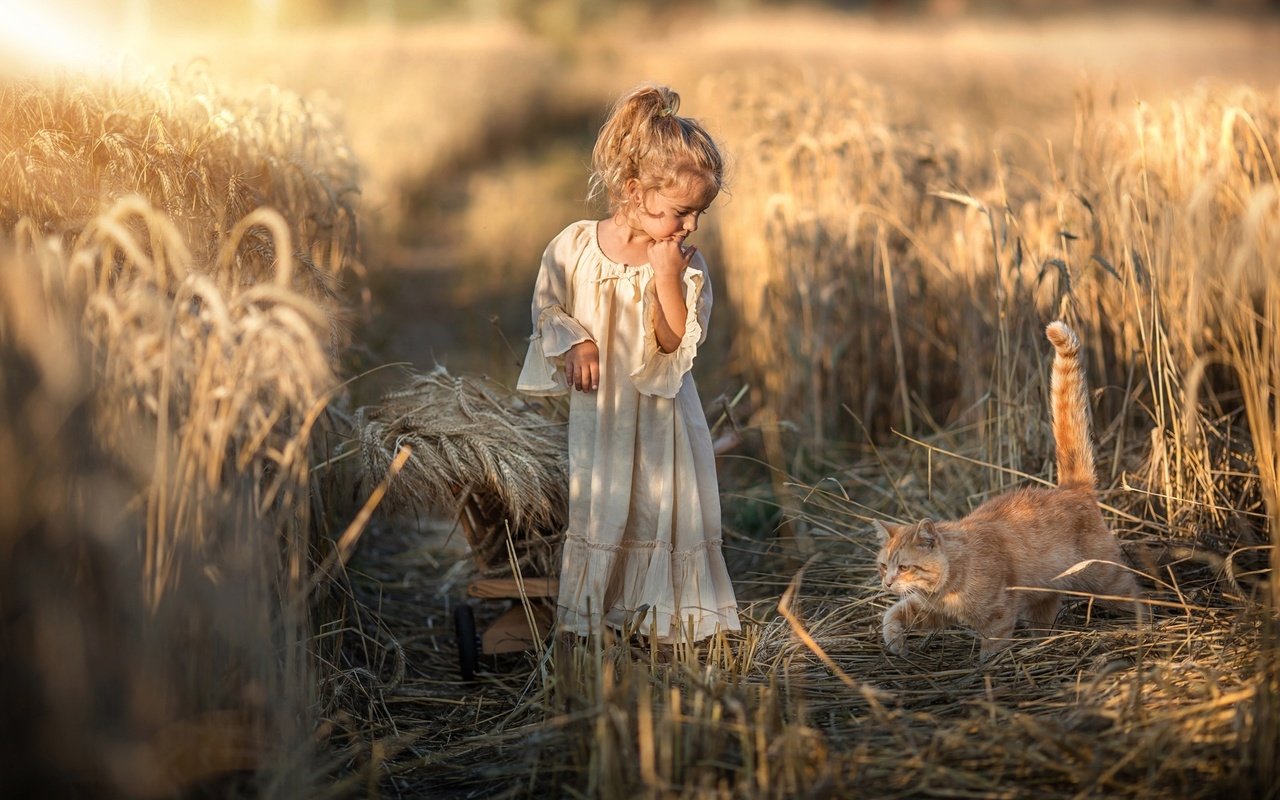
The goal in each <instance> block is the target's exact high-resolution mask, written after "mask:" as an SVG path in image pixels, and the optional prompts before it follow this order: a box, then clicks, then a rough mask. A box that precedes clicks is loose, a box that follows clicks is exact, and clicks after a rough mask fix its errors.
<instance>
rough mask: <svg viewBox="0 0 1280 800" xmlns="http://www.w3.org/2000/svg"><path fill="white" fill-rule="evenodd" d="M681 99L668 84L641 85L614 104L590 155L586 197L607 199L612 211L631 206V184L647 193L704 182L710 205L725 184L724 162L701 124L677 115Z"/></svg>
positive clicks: (589, 198)
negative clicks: (628, 186)
mask: <svg viewBox="0 0 1280 800" xmlns="http://www.w3.org/2000/svg"><path fill="white" fill-rule="evenodd" d="M679 108H680V95H678V94H676V92H675V91H674V90H672V89H670V88H668V87H666V86H659V85H656V84H642V85H640V86H637V87H636V88H634V89H632V90H631V91H629V92H627V93H626V94H624V95H623V96H622V97H620V98H619V99H618V102H616V103H614V106H613V109H612V110H611V111H610V112H609V117H608V119H606V120H605V122H604V125H602V126H601V127H600V135H599V136H598V137H597V138H596V146H595V149H594V150H592V152H591V168H592V173H591V184H590V191H589V192H588V195H587V199H588V200H594V199H595V198H597V197H599V196H600V195H604V196H605V198H606V201H607V202H608V206H609V211H610V212H616V211H618V210H619V209H622V208H625V207H626V205H627V198H626V186H627V182H628V181H630V180H631V179H632V178H635V179H636V180H638V181H639V182H640V186H641V189H642V190H643V191H646V192H647V191H649V190H652V189H668V188H670V187H672V186H676V185H688V183H689V182H691V181H693V180H699V181H701V182H702V183H703V185H704V186H705V187H706V191H707V202H710V201H711V200H712V199H713V198H714V197H715V196H716V195H717V194H719V193H720V189H721V188H722V187H723V185H724V159H723V157H722V156H721V155H720V150H719V148H717V147H716V143H715V141H714V140H712V138H711V134H709V133H707V131H706V129H705V128H703V127H702V125H701V123H699V122H698V121H697V120H693V119H690V118H689V117H681V116H679V115H677V114H676V111H678V110H679Z"/></svg>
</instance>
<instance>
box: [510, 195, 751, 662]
mask: <svg viewBox="0 0 1280 800" xmlns="http://www.w3.org/2000/svg"><path fill="white" fill-rule="evenodd" d="M597 224H598V223H597V222H596V221H595V220H583V221H581V222H575V223H573V224H572V225H570V226H569V227H567V228H565V229H564V230H563V231H561V232H560V234H559V235H557V236H556V237H555V238H554V239H552V240H551V243H550V244H549V245H547V249H546V252H545V253H543V256H542V266H541V268H540V269H539V271H538V280H537V285H536V286H535V288H534V294H533V323H534V325H533V336H532V338H531V340H530V342H529V353H528V356H527V357H526V358H525V363H524V369H523V370H522V372H521V373H520V380H519V384H518V388H519V389H520V390H521V391H523V392H526V393H528V394H537V395H551V394H563V393H565V392H566V391H568V388H567V386H566V384H565V379H564V371H563V364H564V358H563V356H564V354H565V353H567V352H568V351H569V348H571V347H572V346H573V345H575V344H577V343H578V342H582V341H586V340H588V339H590V340H594V341H595V342H596V344H597V345H598V346H599V348H600V388H599V390H598V391H595V392H580V391H577V390H574V391H573V392H571V393H570V400H569V525H568V530H567V531H566V533H565V541H564V555H563V559H562V566H561V570H560V596H559V601H558V606H559V613H558V616H559V623H560V626H561V629H562V630H567V631H573V632H575V633H578V634H586V633H588V632H590V631H592V630H596V629H598V628H599V626H600V625H601V624H602V623H607V624H609V625H612V626H614V627H620V626H621V625H622V623H623V621H624V620H625V619H626V618H627V616H628V615H629V614H632V613H633V612H637V611H639V610H641V609H642V608H643V609H645V614H646V616H645V617H644V619H643V623H642V626H641V632H642V633H645V634H647V635H651V636H656V637H657V638H658V640H659V641H672V640H675V639H677V638H679V639H681V640H698V639H702V638H704V637H707V636H710V635H711V634H713V633H715V632H716V630H717V629H718V630H722V631H736V630H738V629H739V622H738V610H737V600H736V598H735V596H734V592H733V584H732V583H731V582H730V580H729V571H728V569H727V568H726V566H725V561H724V555H723V554H722V552H721V539H720V494H719V487H718V484H717V482H716V464H715V454H714V452H713V451H712V447H711V434H710V431H709V430H708V428H707V419H706V416H705V414H704V412H703V410H702V405H701V403H700V402H699V400H698V391H697V388H696V387H695V386H694V383H693V376H692V374H691V373H690V368H691V367H692V366H693V359H694V356H695V355H697V352H698V346H699V345H700V344H701V343H702V341H703V339H704V338H705V335H706V327H707V320H708V318H709V317H710V314H711V284H710V283H709V282H708V281H707V278H706V274H705V268H706V264H705V262H704V261H703V260H702V256H701V254H696V255H695V256H694V260H693V263H692V264H691V265H690V266H689V267H688V268H687V269H686V270H685V272H684V276H683V277H684V286H685V303H686V306H687V308H688V310H689V313H688V314H687V316H686V319H687V322H686V323H685V330H684V337H683V339H682V340H681V342H680V346H679V347H678V348H677V349H676V350H675V351H674V352H671V353H664V352H662V351H661V350H660V349H658V341H657V337H656V335H655V333H654V320H655V315H656V314H657V313H658V312H659V308H658V298H657V293H656V290H655V287H654V286H653V285H652V278H653V269H652V268H651V267H650V266H649V265H648V264H641V265H638V266H624V265H622V264H618V263H615V262H613V261H610V260H609V259H608V258H606V257H605V255H604V252H603V251H601V249H600V243H599V239H598V238H597ZM633 619H636V617H633ZM677 626H679V627H677Z"/></svg>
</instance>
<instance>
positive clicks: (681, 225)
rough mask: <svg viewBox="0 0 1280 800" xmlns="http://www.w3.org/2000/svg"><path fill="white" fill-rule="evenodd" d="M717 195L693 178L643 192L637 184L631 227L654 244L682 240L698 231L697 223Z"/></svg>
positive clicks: (633, 194) (704, 182)
mask: <svg viewBox="0 0 1280 800" xmlns="http://www.w3.org/2000/svg"><path fill="white" fill-rule="evenodd" d="M715 197H716V192H715V190H714V189H713V187H711V186H709V185H708V184H707V183H706V181H703V180H701V179H700V178H692V179H689V180H685V181H682V182H679V183H677V184H675V185H673V186H669V187H667V188H664V189H650V190H648V191H645V190H644V189H642V188H641V187H640V185H639V182H638V181H636V183H635V185H634V187H633V188H632V194H631V198H632V204H631V213H630V214H629V215H628V216H629V217H630V219H631V223H632V227H638V228H639V229H640V230H641V231H643V232H644V234H645V235H646V236H648V237H649V238H650V239H653V240H654V241H655V242H660V241H664V240H667V239H675V240H676V241H679V242H683V241H684V240H685V237H687V236H688V235H689V234H691V233H693V232H694V231H696V230H698V220H699V219H701V218H702V213H703V212H704V211H706V210H707V206H709V205H711V201H712V200H715Z"/></svg>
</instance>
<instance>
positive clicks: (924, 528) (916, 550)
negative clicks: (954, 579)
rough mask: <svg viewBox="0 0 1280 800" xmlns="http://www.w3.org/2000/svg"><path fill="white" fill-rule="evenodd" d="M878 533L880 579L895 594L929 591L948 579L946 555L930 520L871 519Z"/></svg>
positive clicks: (925, 592)
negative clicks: (909, 522)
mask: <svg viewBox="0 0 1280 800" xmlns="http://www.w3.org/2000/svg"><path fill="white" fill-rule="evenodd" d="M874 525H875V529H876V533H877V534H878V535H879V537H880V554H879V555H878V556H877V557H876V565H877V566H878V567H879V569H880V582H881V583H882V584H883V585H884V588H886V589H888V590H889V591H891V592H893V593H894V594H897V595H906V594H932V593H933V592H935V591H937V590H938V588H939V587H941V586H942V584H943V583H945V582H946V579H947V556H946V553H945V552H943V548H942V539H941V537H940V536H938V531H937V529H936V528H935V527H934V525H933V521H932V520H927V519H926V520H921V521H920V522H919V523H916V524H915V525H885V524H883V523H881V522H879V521H877V522H875V523H874Z"/></svg>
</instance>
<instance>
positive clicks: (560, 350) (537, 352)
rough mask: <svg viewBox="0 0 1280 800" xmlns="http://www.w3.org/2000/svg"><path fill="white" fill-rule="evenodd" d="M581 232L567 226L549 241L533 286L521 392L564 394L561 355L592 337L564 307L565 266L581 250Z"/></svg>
mask: <svg viewBox="0 0 1280 800" xmlns="http://www.w3.org/2000/svg"><path fill="white" fill-rule="evenodd" d="M580 234H581V231H579V230H578V229H577V228H576V227H574V226H570V227H569V228H566V229H565V230H563V231H561V232H560V234H558V235H557V236H556V238H554V239H552V240H551V243H550V244H548V245H547V249H546V250H545V251H544V252H543V254H542V266H541V267H539V269H538V280H537V283H536V284H535V285H534V289H533V335H532V336H530V337H529V351H528V353H527V354H526V355H525V358H524V368H523V369H521V371H520V379H519V381H517V383H516V388H517V389H519V390H520V391H522V392H524V393H525V394H533V395H552V394H564V393H565V392H567V391H568V390H569V389H568V386H567V385H566V384H565V380H564V369H563V366H564V358H563V356H564V354H565V353H567V352H569V348H571V347H573V346H574V345H575V344H577V343H578V342H586V341H594V337H592V335H591V334H590V333H588V332H587V330H586V328H584V327H582V323H580V322H578V320H576V319H574V318H573V316H571V315H570V313H569V312H568V310H567V309H569V308H572V307H573V297H572V285H571V281H570V279H569V275H568V269H569V267H570V266H571V265H572V264H573V263H574V262H575V261H576V259H577V257H578V255H579V253H580V252H581V250H582V247H581V242H580V241H579V240H580V238H581V235H580Z"/></svg>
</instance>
